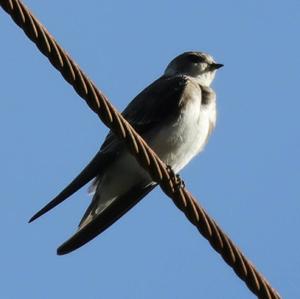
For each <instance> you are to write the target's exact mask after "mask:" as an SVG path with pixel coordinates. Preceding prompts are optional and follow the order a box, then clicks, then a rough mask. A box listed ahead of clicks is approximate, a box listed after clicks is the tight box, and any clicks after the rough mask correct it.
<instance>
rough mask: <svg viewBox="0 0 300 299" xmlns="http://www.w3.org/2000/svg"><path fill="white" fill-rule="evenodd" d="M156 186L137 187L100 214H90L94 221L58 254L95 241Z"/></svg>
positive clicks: (81, 228) (81, 227)
mask: <svg viewBox="0 0 300 299" xmlns="http://www.w3.org/2000/svg"><path fill="white" fill-rule="evenodd" d="M155 186H156V184H154V183H153V184H151V185H147V186H136V187H135V188H132V189H131V190H130V191H129V192H127V193H125V194H124V195H121V196H119V197H117V198H116V199H115V200H114V201H112V202H111V204H110V205H108V206H107V207H106V208H105V209H104V210H102V211H101V212H100V214H89V216H90V217H92V219H89V221H86V225H82V226H80V228H79V230H78V231H77V232H76V233H75V234H74V235H73V236H72V237H71V238H70V239H69V240H67V241H66V242H65V243H63V244H62V245H61V246H60V247H59V248H58V249H57V254H58V255H64V254H67V253H70V252H72V251H74V250H75V249H78V248H79V247H81V246H83V245H84V244H86V243H87V242H89V241H90V240H92V239H94V238H95V237H96V236H97V235H99V234H100V233H102V232H103V231H104V230H106V229H107V228H108V227H109V226H111V225H112V224H113V223H114V222H116V221H117V220H118V219H119V218H120V217H121V216H123V215H124V214H125V213H126V212H127V211H128V210H130V209H131V208H132V207H133V206H135V205H136V204H137V203H138V202H139V201H140V200H141V199H142V198H143V197H144V196H146V194H148V193H149V192H150V191H151V190H152V189H153V188H154V187H155ZM89 216H88V217H89Z"/></svg>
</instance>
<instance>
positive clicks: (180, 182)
mask: <svg viewBox="0 0 300 299" xmlns="http://www.w3.org/2000/svg"><path fill="white" fill-rule="evenodd" d="M167 171H168V173H169V175H170V177H171V178H172V179H174V180H175V184H176V185H175V187H176V188H178V189H181V188H184V187H185V183H184V181H183V180H182V179H181V178H180V176H179V174H176V173H175V172H174V170H173V169H172V167H171V166H170V165H167Z"/></svg>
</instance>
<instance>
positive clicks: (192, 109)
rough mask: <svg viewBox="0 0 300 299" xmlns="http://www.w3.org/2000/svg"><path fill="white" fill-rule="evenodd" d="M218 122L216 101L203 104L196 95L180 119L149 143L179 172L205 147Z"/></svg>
mask: <svg viewBox="0 0 300 299" xmlns="http://www.w3.org/2000/svg"><path fill="white" fill-rule="evenodd" d="M215 122H216V108H215V103H211V104H209V105H207V106H203V105H202V106H201V104H200V99H199V98H198V97H194V98H193V99H191V100H190V101H189V103H188V104H187V105H186V107H185V109H184V111H182V113H181V115H180V117H179V118H178V120H177V121H176V122H175V123H173V124H171V125H170V126H168V127H165V128H164V129H162V130H161V132H160V133H159V134H158V135H157V137H156V138H154V140H153V141H152V142H150V146H151V147H152V148H153V150H154V151H155V152H156V153H157V154H158V155H159V156H160V158H161V159H162V160H163V161H164V162H165V163H166V164H167V165H170V166H171V167H172V168H173V170H174V171H175V172H176V173H177V172H179V171H180V170H181V169H182V168H183V167H185V166H186V165H187V164H188V163H189V162H190V160H191V159H192V158H193V157H195V156H196V155H197V154H198V153H199V152H200V151H201V150H202V149H203V148H204V146H205V144H206V142H207V139H208V136H209V134H210V132H211V130H212V128H213V127H214V125H215Z"/></svg>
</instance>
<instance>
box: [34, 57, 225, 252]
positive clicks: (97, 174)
mask: <svg viewBox="0 0 300 299" xmlns="http://www.w3.org/2000/svg"><path fill="white" fill-rule="evenodd" d="M221 67H223V64H220V63H217V62H216V61H215V60H214V59H213V57H212V56H211V55H209V54H207V53H204V52H199V51H188V52H184V53H182V54H180V55H178V56H177V57H175V58H174V59H173V60H171V62H170V63H169V64H168V65H167V67H166V69H165V71H164V73H163V75H162V76H161V77H159V78H158V79H157V80H155V81H154V82H153V83H152V84H150V85H149V86H148V87H146V88H145V89H144V90H143V91H141V92H140V93H139V94H138V95H137V96H136V97H135V98H134V99H133V100H132V101H131V102H130V103H129V104H128V106H127V107H126V108H125V109H124V111H123V112H122V115H123V116H124V118H125V119H126V120H127V121H128V122H129V123H130V124H131V125H132V127H133V128H134V129H135V130H136V131H137V132H138V133H139V134H140V135H141V136H142V137H143V138H144V140H145V141H146V142H147V143H148V144H149V146H150V147H151V148H152V149H153V150H154V151H155V152H156V154H157V155H158V156H159V158H160V159H161V160H162V161H163V162H164V163H165V164H166V165H168V167H170V169H171V170H172V171H173V173H174V174H178V173H179V172H180V171H181V170H182V169H183V168H184V167H185V166H186V165H187V164H188V163H189V162H190V161H191V160H192V159H193V158H194V157H195V156H196V155H197V154H198V153H200V152H201V151H202V150H203V149H204V147H205V145H206V143H207V141H208V138H209V136H210V135H211V133H212V131H213V129H214V128H215V125H216V118H217V109H216V93H215V92H214V90H213V89H212V88H211V87H210V85H211V83H212V82H213V80H214V77H215V74H216V71H217V70H218V69H219V68H221ZM92 180H93V181H92ZM90 181H92V184H91V186H90V191H91V194H92V200H91V203H90V205H89V206H88V208H87V210H86V212H85V214H84V215H83V217H82V219H81V221H80V223H79V225H78V228H77V231H76V232H75V233H74V235H73V236H71V237H70V238H69V239H68V240H67V241H65V242H64V243H63V244H62V245H61V246H59V247H58V249H57V254H58V255H64V254H67V253H70V252H72V251H74V250H76V249H78V248H79V247H81V246H83V245H84V244H86V243H87V242H89V241H91V240H92V239H94V238H95V237H96V236H97V235H99V234H100V233H102V232H103V231H104V230H106V229H107V228H108V227H109V226H111V225H112V224H113V223H115V222H116V221H117V220H118V219H119V218H120V217H122V216H123V215H124V214H125V213H126V212H128V211H129V210H130V209H131V208H132V207H133V206H135V205H136V204H137V203H138V202H139V201H140V200H141V199H142V198H143V197H145V196H146V195H147V194H148V193H149V192H150V191H152V190H153V188H155V187H156V186H157V182H155V181H153V179H152V178H151V177H150V175H149V174H148V173H147V171H146V170H144V169H143V168H142V166H140V165H139V164H138V162H137V161H136V159H135V158H134V157H133V156H132V154H131V153H130V152H129V150H128V149H127V148H126V146H125V144H124V142H123V141H122V140H121V139H119V138H118V137H117V136H115V135H114V133H113V132H111V131H110V132H109V133H108V134H107V136H106V138H105V140H104V142H103V144H102V146H101V147H100V150H99V151H98V152H97V153H96V155H95V156H94V158H93V159H92V160H91V161H90V163H89V164H88V165H87V166H86V167H85V168H84V169H83V170H82V172H81V173H80V174H79V175H78V176H77V177H76V178H75V179H74V180H73V181H72V182H71V183H70V184H69V185H68V186H67V187H66V188H65V189H64V190H63V191H61V192H60V193H59V194H58V195H57V196H56V197H55V198H54V199H53V200H52V201H50V202H49V203H48V204H47V205H45V206H44V207H43V208H42V209H41V210H39V211H38V212H37V213H36V214H35V215H34V216H32V218H31V219H30V220H29V222H32V221H34V220H36V219H37V218H39V217H40V216H42V215H43V214H45V213H46V212H48V211H50V210H51V209H53V208H54V207H55V206H57V205H58V204H60V203H62V202H63V201H64V200H66V199H67V198H68V197H70V196H71V195H72V194H74V193H75V192H76V191H78V190H79V189H80V188H81V187H83V186H84V185H86V184H87V183H88V182H90Z"/></svg>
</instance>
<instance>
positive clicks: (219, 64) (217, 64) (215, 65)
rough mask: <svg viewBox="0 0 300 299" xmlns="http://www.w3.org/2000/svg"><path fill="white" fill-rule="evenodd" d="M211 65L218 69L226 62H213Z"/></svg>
mask: <svg viewBox="0 0 300 299" xmlns="http://www.w3.org/2000/svg"><path fill="white" fill-rule="evenodd" d="M211 66H212V68H213V69H214V70H217V69H219V68H221V67H223V66H224V64H221V63H213V64H212V65H211Z"/></svg>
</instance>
